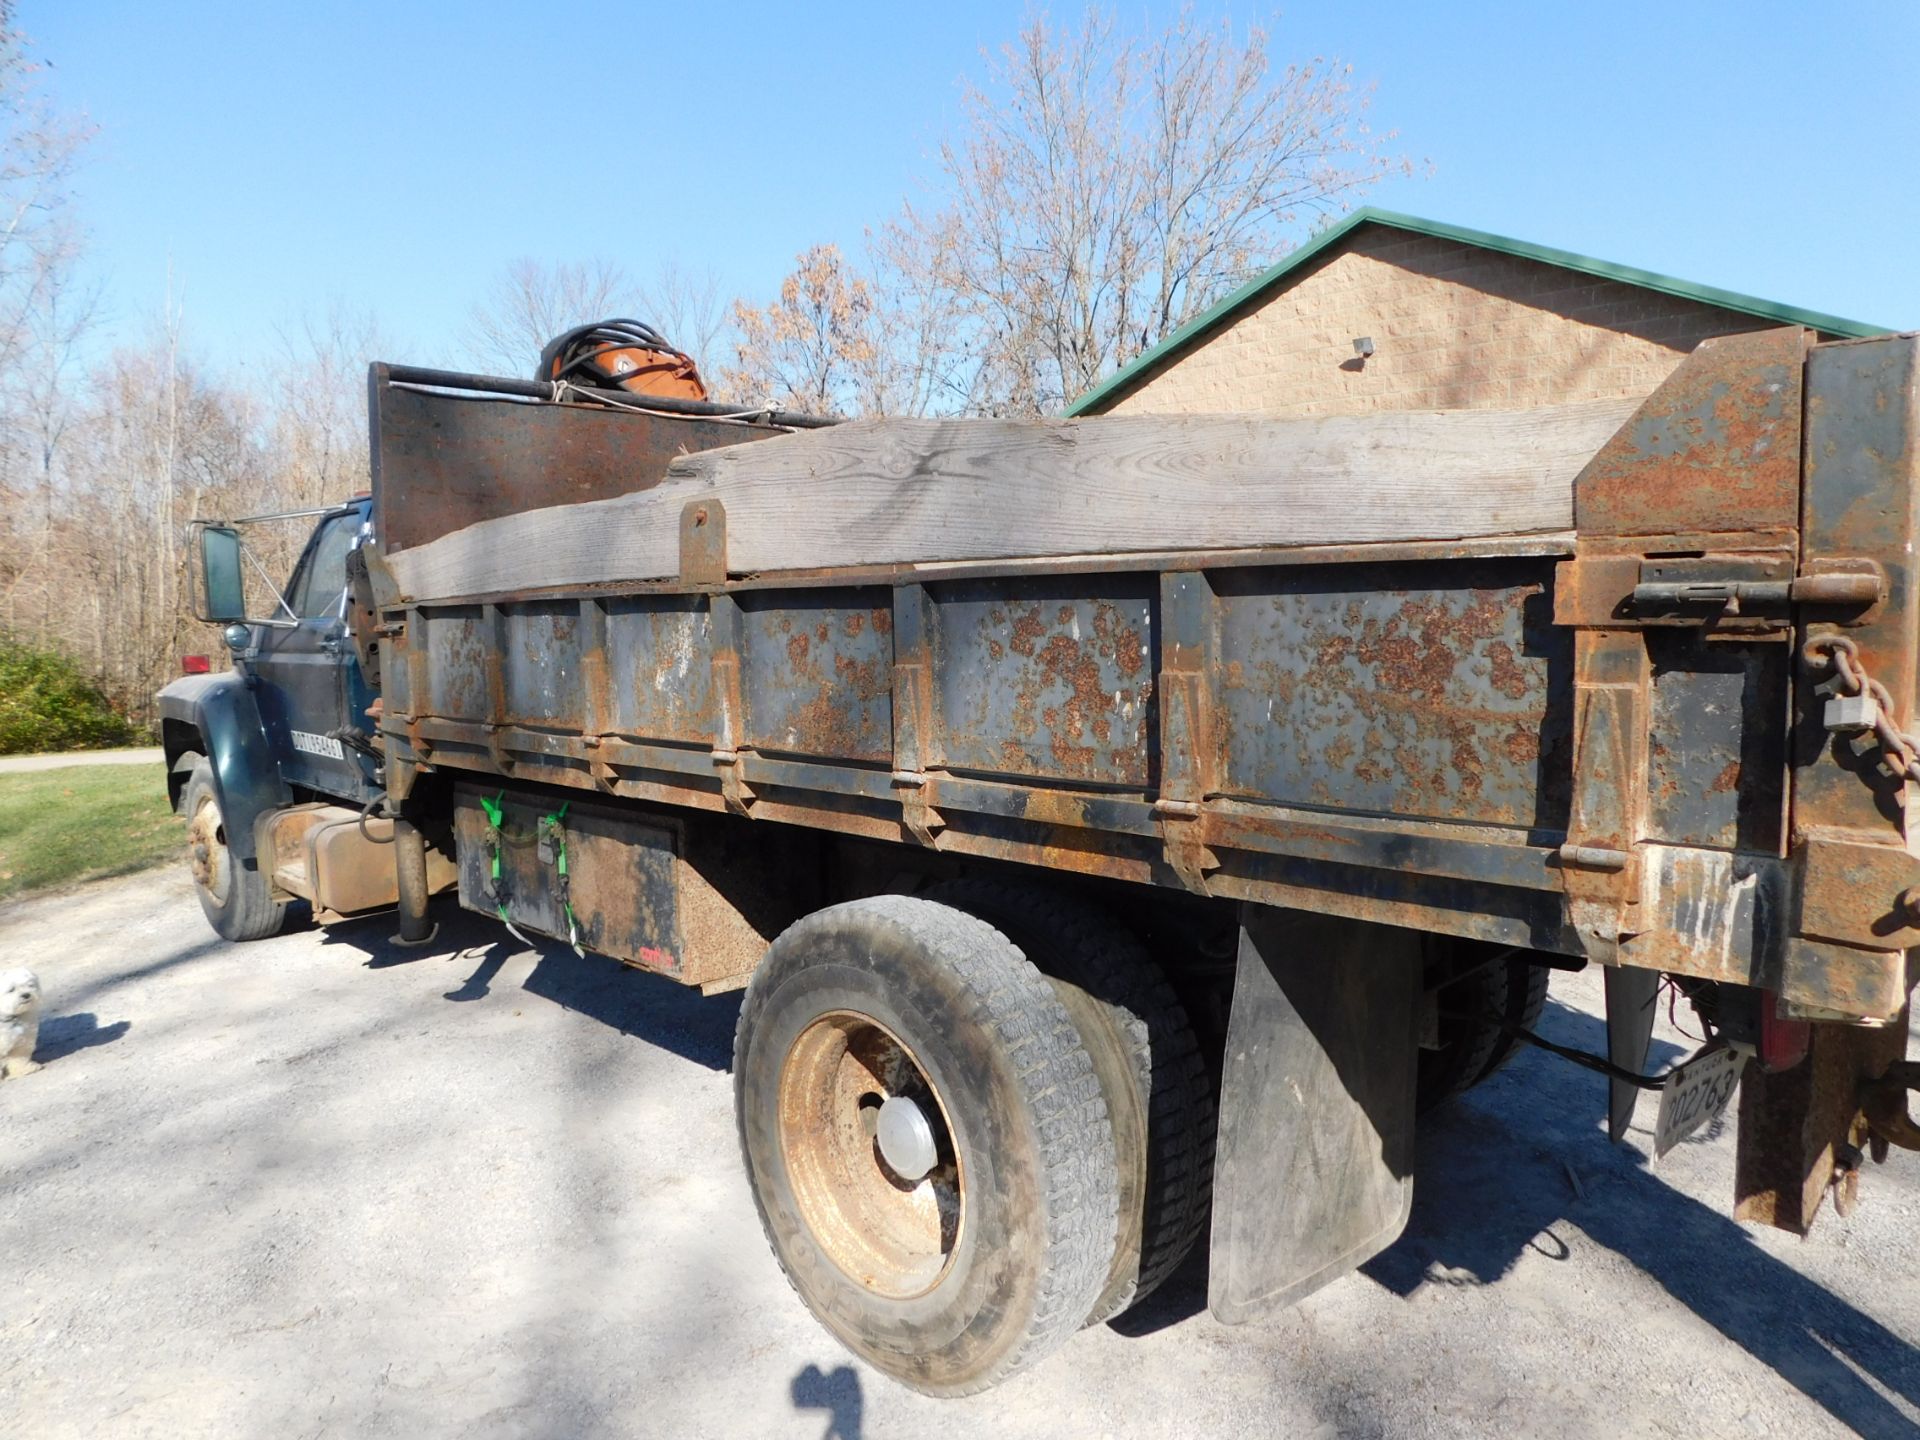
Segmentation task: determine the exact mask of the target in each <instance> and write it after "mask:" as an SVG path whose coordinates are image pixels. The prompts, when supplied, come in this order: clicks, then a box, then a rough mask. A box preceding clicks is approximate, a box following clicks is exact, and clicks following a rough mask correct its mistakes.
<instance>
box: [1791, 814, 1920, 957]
mask: <svg viewBox="0 0 1920 1440" xmlns="http://www.w3.org/2000/svg"><path fill="white" fill-rule="evenodd" d="M1916 886H1920V856H1915V855H1913V854H1911V853H1910V852H1908V851H1907V850H1905V849H1904V848H1901V847H1897V846H1893V845H1856V844H1852V843H1850V842H1848V841H1845V840H1839V839H1834V838H1831V837H1828V836H1824V835H1814V836H1809V837H1808V838H1807V840H1806V841H1805V842H1804V844H1803V846H1802V852H1801V869H1800V909H1799V912H1798V914H1797V915H1796V917H1795V921H1796V923H1795V926H1794V928H1795V929H1796V930H1798V931H1799V932H1800V934H1802V935H1816V936H1820V937H1823V938H1825V939H1828V940H1839V941H1842V942H1844V943H1846V944H1848V945H1859V946H1863V947H1866V948H1869V949H1877V950H1885V949H1889V948H1894V949H1901V950H1911V949H1912V948H1914V947H1915V946H1916V945H1920V926H1917V925H1916V924H1915V918H1916V917H1915V911H1914V907H1913V905H1912V904H1910V903H1909V901H1908V897H1909V896H1910V895H1911V896H1913V897H1914V898H1916V899H1920V890H1916V889H1915V887H1916Z"/></svg>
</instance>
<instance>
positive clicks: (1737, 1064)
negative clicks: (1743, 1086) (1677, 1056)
mask: <svg viewBox="0 0 1920 1440" xmlns="http://www.w3.org/2000/svg"><path fill="white" fill-rule="evenodd" d="M1746 1065H1747V1057H1746V1056H1745V1055H1742V1054H1741V1053H1740V1052H1739V1051H1738V1050H1732V1049H1729V1048H1728V1047H1726V1046H1725V1045H1721V1046H1716V1047H1715V1048H1714V1049H1712V1050H1708V1051H1706V1052H1705V1053H1703V1054H1700V1055H1696V1056H1694V1057H1693V1059H1691V1060H1689V1061H1687V1063H1686V1064H1684V1065H1682V1066H1680V1067H1679V1068H1678V1069H1676V1070H1675V1071H1674V1072H1673V1073H1672V1074H1671V1075H1669V1076H1667V1083H1666V1084H1665V1085H1663V1086H1661V1087H1660V1119H1659V1120H1658V1122H1657V1123H1656V1124H1655V1125H1654V1127H1653V1153H1654V1155H1655V1156H1656V1157H1657V1156H1661V1155H1664V1154H1666V1153H1667V1151H1669V1150H1671V1149H1672V1148H1673V1147H1674V1146H1676V1145H1678V1144H1679V1143H1680V1142H1681V1141H1682V1140H1684V1139H1686V1138H1687V1136H1689V1135H1691V1134H1692V1133H1693V1132H1694V1131H1696V1130H1698V1129H1699V1128H1700V1127H1701V1126H1702V1125H1706V1124H1709V1123H1711V1122H1712V1121H1714V1120H1717V1119H1719V1118H1720V1116H1721V1115H1722V1114H1724V1113H1725V1111H1726V1108H1727V1102H1728V1101H1729V1100H1731V1099H1733V1092H1734V1091H1735V1090H1736V1089H1738V1088H1739V1086H1740V1072H1741V1071H1742V1070H1744V1069H1745V1068H1746Z"/></svg>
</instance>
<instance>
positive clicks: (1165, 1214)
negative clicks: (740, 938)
mask: <svg viewBox="0 0 1920 1440" xmlns="http://www.w3.org/2000/svg"><path fill="white" fill-rule="evenodd" d="M934 894H935V896H937V899H935V898H925V899H922V898H913V897H908V896H900V895H888V896H879V897H875V898H872V899H867V900H857V901H852V902H850V903H848V904H844V905H836V906H833V907H831V908H830V909H827V910H823V911H820V912H819V913H817V914H815V915H811V916H809V917H807V918H806V919H804V920H802V921H800V922H799V923H798V924H796V925H794V926H793V927H791V928H790V929H789V930H788V931H787V932H786V933H785V934H783V935H782V936H781V937H780V938H779V940H777V941H776V942H775V943H774V945H773V947H772V949H771V950H769V951H768V953H767V956H766V958H765V959H764V960H763V961H762V962H761V964H760V967H759V968H758V970H757V971H756V972H755V974H754V978H753V981H752V983H751V984H750V985H749V987H748V990H747V996H746V1000H745V1002H744V1004H743V1005H742V1007H741V1013H740V1024H739V1029H738V1032H737V1034H736V1038H735V1046H734V1095H735V1106H736V1119H737V1121H738V1125H739V1133H740V1144H741V1151H742V1155H743V1158H744V1160H745V1163H746V1168H747V1173H748V1178H749V1181H750V1183H751V1186H752V1189H753V1193H754V1200H755V1204H756V1205H757V1207H758V1209H759V1212H760V1218H761V1223H762V1225H763V1226H764V1227H765V1230H766V1233H767V1237H768V1240H769V1241H770V1242H771V1244H772V1246H773V1250H774V1253H775V1255H776V1257H777V1258H778V1259H779V1261H780V1264H781V1266H782V1268H783V1269H784V1270H785V1271H786V1274H787V1278H788V1281H789V1283H791V1284H792V1286H793V1288H794V1290H795V1291H796V1292H797V1293H798V1294H799V1296H800V1298H801V1299H802V1300H803V1301H804V1302H805V1303H806V1305H807V1306H808V1308H809V1309H811V1310H812V1311H813V1313H814V1315H815V1316H816V1317H817V1318H818V1319H819V1320H820V1321H821V1322H822V1323H823V1324H824V1325H825V1326H826V1327H827V1328H828V1329H829V1330H831V1331H832V1332H833V1333H834V1334H835V1335H836V1336H838V1337H839V1338H840V1340H841V1341H842V1342H843V1343H845V1344H846V1345H847V1347H848V1348H849V1349H851V1350H852V1351H854V1352H855V1353H856V1354H858V1355H859V1356H861V1358H863V1359H865V1360H867V1361H868V1362H869V1363H871V1364H872V1365H874V1366H875V1367H876V1368H878V1369H880V1370H882V1371H884V1372H885V1373H887V1374H889V1375H891V1376H893V1377H894V1378H896V1379H898V1380H901V1381H902V1382H904V1383H906V1384H907V1385H910V1386H912V1387H913V1388H914V1389H917V1390H920V1391H922V1392H924V1393H927V1394H933V1395H963V1394H967V1393H970V1392H973V1391H977V1390H983V1389H986V1388H987V1387H989V1386H991V1385H994V1384H997V1383H998V1382H999V1381H1001V1380H1004V1379H1005V1378H1007V1377H1008V1376H1010V1375H1012V1374H1013V1373H1014V1372H1015V1371H1017V1370H1019V1369H1022V1368H1024V1367H1025V1366H1027V1365H1030V1364H1032V1363H1034V1362H1035V1361H1037V1360H1039V1359H1040V1358H1041V1357H1043V1356H1045V1355H1046V1354H1048V1353H1050V1352H1051V1351H1052V1350H1054V1349H1055V1348H1057V1347H1058V1346H1059V1345H1061V1344H1062V1343H1064V1342H1065V1341H1066V1339H1067V1338H1068V1337H1069V1336H1071V1335H1072V1334H1073V1333H1074V1331H1075V1330H1077V1329H1079V1328H1080V1327H1081V1326H1082V1325H1084V1324H1087V1323H1091V1321H1093V1320H1098V1319H1104V1318H1106V1317H1107V1316H1109V1315H1111V1314H1114V1313H1117V1312H1118V1311H1119V1310H1120V1309H1123V1308H1125V1307H1126V1306H1127V1305H1128V1304H1130V1303H1131V1302H1132V1301H1133V1300H1135V1299H1137V1298H1138V1297H1139V1296H1140V1295H1142V1294H1144V1293H1145V1292H1146V1290H1147V1289H1150V1288H1151V1286H1152V1285H1153V1284H1155V1283H1157V1282H1158V1281H1159V1280H1160V1279H1161V1278H1163V1277H1164V1275H1165V1274H1166V1273H1167V1271H1169V1270H1171V1269H1172V1268H1173V1267H1174V1266H1175V1265H1177V1264H1178V1262H1179V1260H1180V1259H1181V1258H1182V1257H1184V1255H1185V1254H1186V1252H1187V1250H1188V1249H1189V1248H1190V1247H1191V1245H1192V1242H1193V1239H1194V1237H1195V1236H1196V1235H1197V1234H1198V1232H1199V1230H1200V1228H1201V1227H1202V1226H1203V1225H1204V1222H1205V1214H1206V1198H1207V1196H1206V1187H1205V1180H1206V1177H1207V1175H1208V1173H1209V1172H1210V1169H1211V1160H1212V1146H1211V1143H1210V1142H1211V1127H1212V1112H1211V1097H1210V1094H1209V1090H1208V1087H1207V1084H1206V1075H1205V1069H1204V1066H1203V1064H1202V1062H1201V1061H1200V1059H1199V1055H1198V1049H1197V1046H1195V1045H1194V1044H1193V1040H1192V1034H1191V1031H1190V1029H1189V1028H1188V1027H1187V1026H1186V1023H1185V1016H1184V1013H1182V1012H1181V1011H1180V1010H1179V1007H1178V1004H1177V1002H1175V1001H1174V1000H1173V998H1172V995H1171V992H1166V986H1165V981H1164V979H1163V978H1162V977H1160V975H1159V972H1158V970H1157V969H1156V968H1155V967H1154V966H1153V965H1152V962H1151V960H1150V959H1149V958H1148V957H1147V956H1146V955H1145V953H1144V952H1143V951H1142V950H1141V949H1140V947H1139V945H1138V942H1137V941H1133V940H1132V939H1131V937H1130V936H1128V935H1126V933H1125V932H1124V931H1122V930H1120V929H1118V927H1115V926H1112V925H1111V923H1110V922H1106V921H1105V920H1104V919H1103V917H1101V916H1100V914H1099V912H1097V911H1093V910H1091V909H1089V908H1087V907H1083V906H1080V905H1078V904H1077V903H1075V902H1072V901H1070V900H1066V899H1062V898H1059V897H1055V896H1052V895H1050V894H1049V893H1048V892H1044V891H1038V890H1030V889H1027V888H1024V887H1013V886H1002V885H998V884H988V883H980V884H975V883H972V882H959V883H957V884H954V885H950V886H943V887H940V889H939V890H937V891H936V892H934ZM941 902H945V903H941ZM989 922H991V923H989ZM1043 969H1044V970H1045V971H1046V973H1042V971H1043ZM1161 992H1166V993H1164V994H1163V993H1161ZM1116 997H1118V998H1116ZM1170 1037H1172V1038H1171V1043H1170ZM1182 1045H1184V1049H1183V1048H1182ZM1156 1059H1158V1060H1159V1061H1161V1062H1163V1065H1162V1069H1161V1070H1160V1071H1159V1073H1158V1077H1157V1078H1156V1076H1155V1074H1154V1073H1153V1070H1152V1067H1153V1064H1154V1062H1155V1060H1156ZM1170 1097H1178V1099H1179V1101H1180V1105H1181V1110H1180V1118H1181V1119H1182V1121H1183V1122H1184V1123H1183V1124H1182V1125H1181V1126H1180V1127H1178V1132H1179V1133H1178V1134H1176V1135H1171V1136H1169V1139H1170V1140H1171V1141H1172V1142H1173V1143H1171V1144H1170V1145H1165V1146H1161V1147H1160V1148H1158V1149H1153V1148H1150V1145H1149V1139H1150V1137H1151V1138H1154V1139H1158V1138H1159V1137H1158V1135H1157V1132H1154V1131H1153V1126H1152V1121H1153V1120H1154V1118H1155V1117H1156V1116H1158V1117H1161V1118H1165V1117H1166V1116H1167V1115H1168V1114H1169V1112H1168V1109H1167V1106H1168V1102H1169V1099H1170ZM1196 1108H1197V1109H1198V1110H1200V1111H1203V1112H1204V1115H1202V1116H1194V1115H1192V1114H1190V1113H1189V1111H1191V1110H1193V1109H1196Z"/></svg>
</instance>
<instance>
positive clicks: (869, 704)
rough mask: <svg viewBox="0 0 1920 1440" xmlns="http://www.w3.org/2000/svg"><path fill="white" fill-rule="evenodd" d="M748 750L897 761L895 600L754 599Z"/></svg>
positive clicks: (749, 620) (864, 593)
mask: <svg viewBox="0 0 1920 1440" xmlns="http://www.w3.org/2000/svg"><path fill="white" fill-rule="evenodd" d="M735 598H736V599H737V601H738V602H739V605H740V620H741V631H740V633H741V639H740V646H741V655H740V667H741V686H742V691H743V699H744V703H745V706H746V739H745V743H746V744H748V745H751V746H752V747H753V748H755V749H757V750H772V751H781V752H786V753H789V754H796V755H820V756H833V757H838V758H841V759H847V760H865V761H870V762H872V763H875V764H886V763H888V762H889V761H890V759H891V757H892V753H893V592H892V591H891V590H885V589H879V588H868V589H860V590H854V589H847V590H832V589H827V590H789V591H764V592H747V593H743V594H741V595H739V596H736V597H735Z"/></svg>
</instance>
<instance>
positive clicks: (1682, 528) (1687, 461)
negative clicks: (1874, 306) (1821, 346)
mask: <svg viewBox="0 0 1920 1440" xmlns="http://www.w3.org/2000/svg"><path fill="white" fill-rule="evenodd" d="M1811 339H1812V336H1811V333H1810V332H1808V331H1805V330H1802V329H1800V328H1799V327H1798V326H1790V327H1787V328H1785V329H1780V330H1758V331H1754V332H1752V333H1750V334H1746V335H1723V336H1720V337H1719V338H1717V339H1713V340H1708V341H1705V342H1703V343H1702V344H1701V345H1700V347H1699V348H1698V349H1696V350H1695V351H1694V352H1693V353H1692V354H1691V355H1689V356H1688V357H1687V359H1686V360H1685V361H1684V362H1682V364H1681V365H1680V367H1679V368H1678V369H1677V370H1675V371H1674V372H1673V374H1672V375H1671V376H1669V377H1668V378H1667V380H1666V381H1665V383H1663V384H1662V385H1661V386H1660V388H1659V389H1657V390H1655V391H1654V392H1653V394H1652V395H1651V396H1649V397H1648V398H1647V401H1646V403H1645V404H1644V405H1642V406H1641V407H1640V409H1639V410H1638V411H1636V412H1635V414H1634V416H1633V418H1632V419H1630V420H1629V421H1628V422H1627V423H1626V424H1625V425H1623V426H1622V427H1621V428H1620V430H1619V432H1618V433H1617V434H1616V435H1615V436H1614V437H1613V439H1611V440H1609V441H1608V442H1607V443H1606V445H1605V446H1603V447H1602V448H1601V450H1600V453H1599V454H1597V455H1595V456H1594V457H1593V460H1592V461H1591V462H1590V463H1589V464H1588V465H1587V467H1586V468H1585V469H1584V470H1582V471H1581V472H1580V474H1579V476H1578V477H1577V478H1576V479H1575V481H1574V487H1573V514H1574V524H1575V525H1576V527H1577V528H1578V530H1579V533H1580V536H1581V538H1582V539H1583V540H1585V539H1588V538H1590V537H1594V536H1610V535H1649V536H1659V535H1684V534H1710V533H1734V532H1752V531H1768V530H1791V529H1792V528H1793V527H1794V525H1795V524H1796V523H1797V522H1798V520H1799V516H1800V412H1801V404H1800V370H1801V365H1802V364H1803V362H1804V361H1805V358H1806V353H1807V346H1808V343H1809V342H1810V341H1811Z"/></svg>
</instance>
